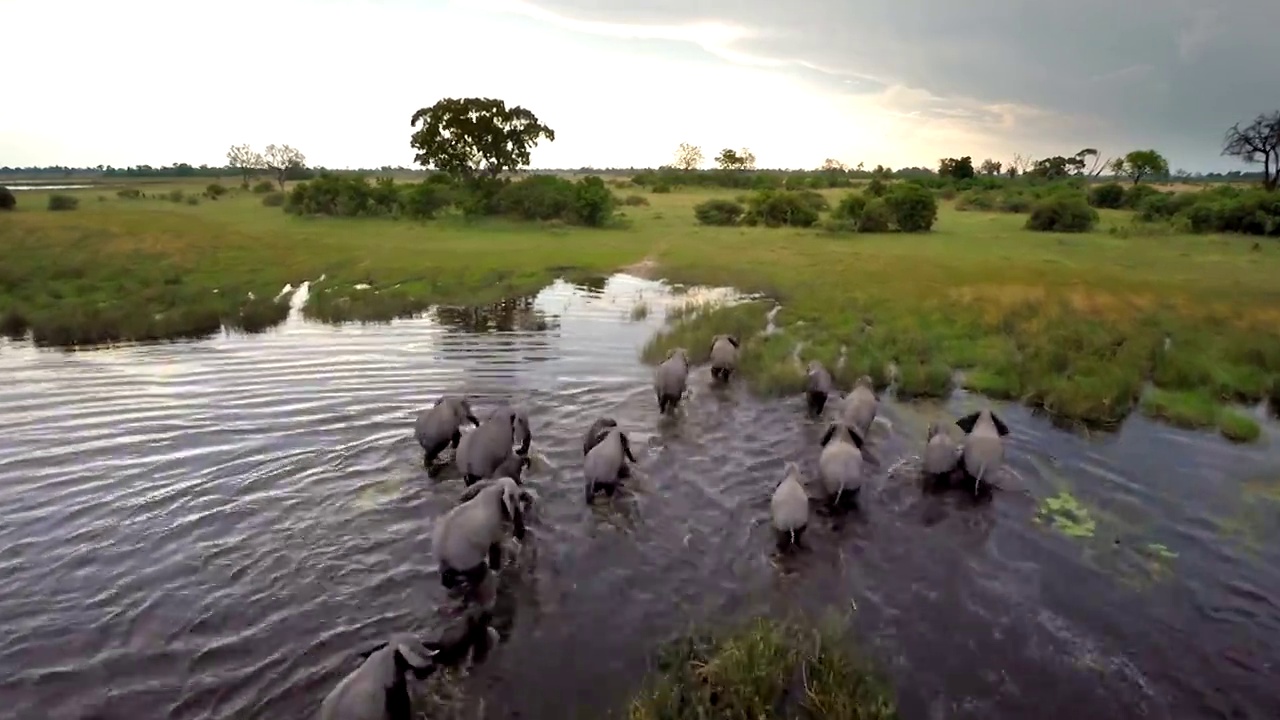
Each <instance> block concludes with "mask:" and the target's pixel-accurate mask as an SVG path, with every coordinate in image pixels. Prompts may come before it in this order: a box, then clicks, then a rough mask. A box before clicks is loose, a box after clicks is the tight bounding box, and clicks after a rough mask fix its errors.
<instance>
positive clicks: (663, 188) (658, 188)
mask: <svg viewBox="0 0 1280 720" xmlns="http://www.w3.org/2000/svg"><path fill="white" fill-rule="evenodd" d="M653 192H655V193H669V192H671V186H670V185H668V184H666V183H664V182H660V183H658V184H656V185H654V186H653Z"/></svg>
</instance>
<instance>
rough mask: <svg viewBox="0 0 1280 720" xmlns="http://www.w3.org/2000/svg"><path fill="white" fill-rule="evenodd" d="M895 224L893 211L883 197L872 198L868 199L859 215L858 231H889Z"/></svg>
mask: <svg viewBox="0 0 1280 720" xmlns="http://www.w3.org/2000/svg"><path fill="white" fill-rule="evenodd" d="M892 225H893V213H892V212H891V211H890V210H889V206H888V205H887V204H886V203H885V201H884V199H883V198H872V199H870V200H868V201H867V205H866V207H864V208H863V209H862V215H861V216H859V217H858V232H866V233H878V232H889V229H890V228H891V227H892Z"/></svg>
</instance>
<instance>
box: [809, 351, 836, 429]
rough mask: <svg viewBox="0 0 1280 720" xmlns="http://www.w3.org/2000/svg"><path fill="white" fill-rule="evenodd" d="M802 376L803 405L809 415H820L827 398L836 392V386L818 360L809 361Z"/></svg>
mask: <svg viewBox="0 0 1280 720" xmlns="http://www.w3.org/2000/svg"><path fill="white" fill-rule="evenodd" d="M804 375H805V381H804V382H805V385H804V398H805V403H806V404H807V405H808V407H809V412H810V413H813V414H814V415H821V414H822V409H823V408H825V407H826V405H827V398H828V397H830V396H831V395H832V394H834V393H835V392H836V384H835V382H834V381H833V380H832V379H831V373H829V372H827V368H826V367H825V366H824V365H823V364H822V362H821V361H818V360H810V361H809V367H808V368H807V369H806V370H805V374H804Z"/></svg>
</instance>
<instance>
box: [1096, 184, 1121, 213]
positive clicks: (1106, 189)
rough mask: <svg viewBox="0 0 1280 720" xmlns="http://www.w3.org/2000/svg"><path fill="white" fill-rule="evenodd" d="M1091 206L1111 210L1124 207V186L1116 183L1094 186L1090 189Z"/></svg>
mask: <svg viewBox="0 0 1280 720" xmlns="http://www.w3.org/2000/svg"><path fill="white" fill-rule="evenodd" d="M1089 204H1090V205H1092V206H1093V207H1096V208H1107V209H1111V210H1115V209H1117V208H1121V207H1124V186H1123V185H1121V184H1120V183H1115V182H1109V183H1103V184H1101V185H1094V186H1093V187H1092V188H1089Z"/></svg>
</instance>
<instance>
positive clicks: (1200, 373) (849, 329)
mask: <svg viewBox="0 0 1280 720" xmlns="http://www.w3.org/2000/svg"><path fill="white" fill-rule="evenodd" d="M224 182H225V183H226V184H228V185H232V186H233V185H234V184H235V183H234V181H232V180H231V179H228V180H226V181H224ZM206 183H207V179H206V180H203V181H200V182H199V183H190V184H186V185H175V184H172V183H132V184H131V186H132V187H136V188H138V189H140V190H142V192H143V193H145V194H146V195H148V196H156V197H144V198H142V199H132V200H130V199H121V198H119V197H117V196H116V190H117V189H118V188H120V187H124V185H119V186H105V185H104V186H100V187H95V188H92V189H87V190H76V191H69V192H68V194H72V195H75V196H77V197H78V198H79V199H80V203H79V207H78V208H77V209H76V210H73V211H69V212H50V211H48V210H46V209H45V208H46V204H47V193H45V192H43V191H20V192H18V193H17V196H18V203H19V206H18V210H17V211H16V212H12V213H4V214H3V215H0V248H3V257H4V263H3V264H2V265H0V324H3V329H4V331H5V332H6V333H8V334H11V335H22V334H24V333H25V332H27V331H28V330H29V331H31V332H32V334H33V336H34V337H35V339H36V341H37V342H39V343H41V344H46V345H69V344H84V343H92V342H96V341H104V340H114V339H119V338H125V339H129V338H133V339H160V338H174V337H187V336H200V335H203V334H207V333H209V332H212V331H216V330H217V329H218V328H219V327H220V326H221V325H223V324H227V325H231V326H237V327H241V328H244V329H247V330H260V329H263V328H265V327H269V326H270V325H271V324H273V323H275V322H278V321H280V320H282V319H283V317H284V316H285V314H286V308H285V307H284V306H283V305H282V304H281V303H276V302H273V301H272V299H273V298H274V297H275V296H276V294H277V293H278V292H279V291H280V290H281V288H282V287H283V286H284V285H285V284H286V283H292V284H294V285H297V284H298V283H299V282H302V281H304V280H314V279H316V278H319V277H320V276H321V275H324V276H325V278H326V279H325V282H324V283H322V284H321V285H319V286H318V287H317V288H316V289H315V291H314V292H313V294H312V299H311V302H310V304H309V305H308V307H307V308H306V312H307V314H308V315H309V316H311V317H313V318H317V319H321V320H325V321H333V322H340V321H348V320H385V319H389V318H392V317H397V316H403V315H407V314H411V313H413V312H416V311H420V310H422V309H424V308H425V307H427V306H428V305H429V304H431V303H436V302H444V303H485V302H489V301H494V300H497V299H499V298H502V297H505V296H511V295H516V294H524V293H529V292H533V291H536V290H537V289H538V288H540V287H542V286H543V285H545V284H547V283H548V282H549V281H551V280H552V279H554V278H556V277H566V278H569V279H575V278H583V277H589V276H599V275H601V274H607V273H609V272H612V271H615V270H619V269H623V268H629V269H630V270H631V271H632V272H637V273H641V274H648V275H650V276H653V277H664V278H667V279H670V280H673V281H679V282H690V283H692V282H696V283H705V284H713V285H731V286H735V287H737V288H739V289H742V290H745V291H761V292H764V293H766V294H767V295H769V296H770V297H771V298H774V299H776V300H778V301H779V302H781V304H782V306H783V310H782V311H781V313H780V314H779V316H778V317H777V323H778V325H779V326H780V327H782V328H784V332H783V333H780V334H778V335H775V336H772V337H770V338H767V339H759V340H753V341H751V342H750V343H749V344H748V346H747V350H748V352H747V354H746V357H745V360H744V362H745V364H746V367H745V368H744V373H745V375H746V376H747V377H748V378H749V379H751V380H752V381H753V382H754V384H755V386H756V387H757V388H758V389H760V390H762V391H766V392H770V391H777V392H782V391H790V390H794V389H795V388H797V387H798V385H797V384H798V382H799V381H800V376H799V369H798V367H797V366H795V365H794V363H793V362H792V360H791V358H790V356H791V353H792V350H793V349H794V347H795V345H796V343H797V342H804V343H805V345H804V350H803V351H802V355H803V356H804V357H805V358H806V359H807V358H809V357H818V358H821V359H823V360H824V361H826V362H828V364H829V365H834V363H835V361H836V359H837V356H838V353H839V351H840V347H841V346H842V345H843V346H845V347H847V350H848V362H847V364H846V366H845V369H844V371H843V372H842V374H843V375H844V379H845V381H846V382H847V381H848V380H849V379H851V378H852V377H853V376H854V375H856V374H862V373H863V372H866V373H868V374H871V375H872V376H874V377H876V378H877V379H878V381H879V382H880V383H882V384H887V383H888V382H889V381H890V380H894V381H896V387H897V389H898V391H899V393H900V394H902V395H909V396H924V395H938V394H944V393H946V392H947V391H948V390H949V389H950V388H951V387H952V386H953V384H954V383H955V382H960V383H962V384H963V385H965V386H967V387H969V388H971V389H973V390H976V391H979V392H982V393H984V394H987V395H989V396H992V397H997V398H1017V399H1022V400H1023V401H1025V402H1028V403H1030V404H1033V405H1037V406H1041V407H1044V408H1045V409H1047V410H1049V411H1050V412H1052V413H1053V414H1054V415H1056V416H1057V417H1059V418H1062V419H1066V420H1070V421H1079V422H1083V423H1087V424H1090V425H1102V426H1106V425H1112V424H1115V423H1117V422H1118V421H1120V420H1121V419H1123V418H1124V417H1125V416H1126V415H1127V414H1128V413H1129V412H1131V411H1133V410H1135V409H1138V408H1141V409H1142V410H1143V411H1144V412H1147V413H1148V414H1150V415H1152V416H1154V417H1161V418H1165V419H1168V420H1170V421H1172V422H1176V423H1177V424H1181V425H1191V426H1207V425H1215V424H1216V425H1219V426H1220V427H1221V428H1222V429H1223V432H1224V434H1227V435H1228V436H1229V437H1232V438H1233V439H1240V440H1249V439H1252V438H1254V437H1257V432H1256V431H1257V428H1256V425H1255V424H1254V423H1253V420H1251V419H1250V418H1249V417H1248V416H1247V414H1241V413H1240V412H1237V411H1233V410H1230V409H1229V405H1230V404H1231V403H1241V404H1248V403H1255V402H1257V401H1259V400H1261V399H1263V398H1265V397H1268V396H1269V395H1271V396H1274V394H1275V393H1276V392H1277V386H1278V385H1280V383H1278V382H1277V376H1280V333H1277V330H1276V328H1280V285H1277V283H1276V281H1275V278H1277V277H1280V244H1277V243H1276V242H1274V241H1273V240H1269V239H1266V238H1262V239H1261V241H1260V242H1257V241H1258V240H1259V239H1258V238H1254V237H1246V236H1236V235H1178V234H1174V233H1173V232H1172V231H1170V230H1168V229H1167V227H1166V228H1165V229H1164V230H1160V229H1158V228H1156V229H1153V228H1145V227H1142V226H1135V225H1133V224H1132V220H1131V216H1132V214H1131V213H1129V212H1127V211H1102V222H1101V223H1100V226H1099V228H1098V229H1097V230H1095V231H1094V232H1091V233H1083V234H1056V233H1037V232H1029V231H1027V230H1024V229H1023V224H1024V223H1025V221H1026V216H1025V215H1020V214H1012V213H987V212H958V211H956V210H955V209H954V208H953V206H952V204H951V203H947V202H944V203H943V204H942V207H941V209H940V212H939V218H938V222H937V224H936V225H935V226H934V230H933V232H931V233H927V234H910V235H907V234H897V233H886V234H847V235H844V234H841V235H837V234H829V233H826V232H823V231H821V230H817V229H814V230H800V229H794V228H778V229H770V228H764V227H707V226H700V225H697V224H696V223H695V221H694V218H693V211H692V209H693V206H694V205H695V204H697V203H699V202H701V201H703V200H705V199H707V198H710V197H725V198H732V197H734V196H735V195H738V194H740V192H735V191H733V190H725V189H718V190H687V191H679V190H677V191H676V192H672V193H662V194H653V193H649V192H648V191H647V190H644V189H642V188H636V187H618V186H615V188H614V192H615V193H616V194H617V195H618V196H620V197H625V196H628V195H640V196H642V197H643V198H644V199H645V200H647V201H648V203H649V204H648V205H639V206H622V207H621V211H622V213H623V215H624V218H623V221H622V223H621V226H620V227H610V228H608V229H589V228H581V227H572V226H566V225H564V224H562V223H558V222H551V223H528V222H526V223H521V222H514V221H505V220H498V219H482V220H475V221H466V220H464V219H462V218H461V217H453V216H450V217H444V218H442V219H439V220H435V221H430V222H422V223H420V222H410V221H403V220H392V219H383V218H358V219H357V218H307V217H297V216H294V215H289V214H286V213H284V212H282V211H281V209H280V208H279V207H264V206H263V204H262V198H263V195H260V194H254V193H251V192H248V191H240V190H233V191H232V192H231V193H230V194H229V195H227V196H224V197H222V198H221V199H219V200H216V201H213V200H209V199H207V198H204V197H198V198H197V199H196V200H195V201H194V202H195V204H188V203H189V202H190V201H188V200H187V199H186V197H185V196H184V198H183V199H182V200H180V201H177V202H174V201H171V200H169V199H166V198H165V197H164V196H165V194H166V193H167V192H168V191H170V190H182V191H184V193H185V195H187V196H189V195H198V194H199V193H200V192H201V191H202V190H203V189H204V187H205V184H206ZM624 184H625V183H621V182H619V183H618V185H624ZM844 192H846V191H837V190H830V191H824V194H827V195H828V196H829V197H830V198H831V200H832V201H833V202H834V201H835V200H836V199H837V198H838V197H839V196H840V195H842V194H843V193H844ZM359 283H364V284H368V285H370V286H372V288H370V289H357V288H356V287H355V286H356V285H357V284H359ZM251 293H252V297H253V299H250V294H251ZM766 309H767V308H766V307H765V306H764V305H763V304H755V305H749V306H746V307H742V308H736V309H732V310H727V311H719V312H713V313H709V314H706V313H704V314H700V315H695V316H694V317H692V318H691V319H690V320H689V322H688V323H687V324H685V325H683V326H679V327H677V328H676V331H675V332H674V333H672V334H671V335H670V336H660V337H659V338H657V339H655V342H654V343H653V345H652V347H651V348H650V349H649V351H648V355H649V357H651V358H652V357H654V356H656V355H659V354H661V353H662V352H663V350H664V348H666V347H668V346H670V345H671V344H674V343H680V344H686V345H689V346H690V349H691V350H693V351H694V354H695V356H696V355H697V353H698V352H700V351H702V346H703V345H705V341H706V340H707V339H709V337H710V335H711V334H712V333H714V332H718V331H720V330H721V329H724V328H726V327H733V328H745V329H750V328H753V327H763V322H764V321H763V314H764V312H765V310H766ZM891 370H892V372H891ZM1153 385H1154V386H1155V387H1158V388H1160V389H1161V390H1163V391H1166V392H1165V393H1164V394H1163V395H1157V396H1154V399H1151V398H1152V397H1153V396H1152V395H1151V393H1150V390H1149V388H1150V387H1152V386H1153ZM1144 393H1145V394H1146V397H1147V398H1148V399H1147V400H1144V399H1143V398H1144ZM1274 404H1275V403H1274V402H1273V406H1274ZM1250 425H1254V426H1253V427H1250Z"/></svg>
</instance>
